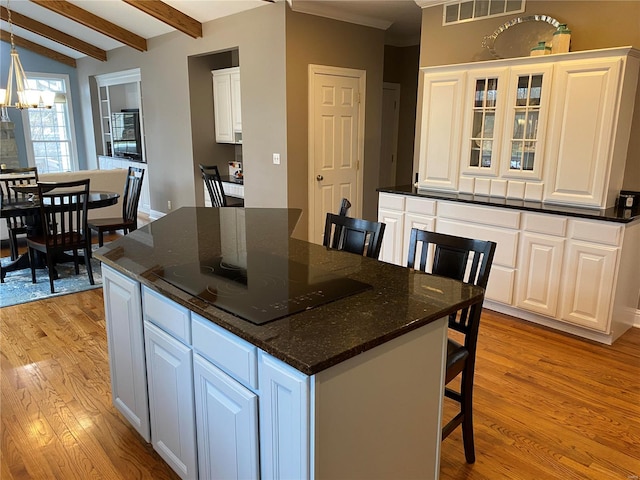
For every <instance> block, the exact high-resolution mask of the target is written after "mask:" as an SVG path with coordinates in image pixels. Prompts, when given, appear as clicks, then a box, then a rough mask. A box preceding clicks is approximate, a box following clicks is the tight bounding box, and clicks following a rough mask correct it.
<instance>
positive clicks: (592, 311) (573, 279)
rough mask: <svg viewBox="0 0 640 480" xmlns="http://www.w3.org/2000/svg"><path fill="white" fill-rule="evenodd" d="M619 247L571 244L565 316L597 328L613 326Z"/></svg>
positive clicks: (568, 258) (566, 273)
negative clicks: (614, 287)
mask: <svg viewBox="0 0 640 480" xmlns="http://www.w3.org/2000/svg"><path fill="white" fill-rule="evenodd" d="M617 255H618V249H617V248H615V247H611V246H606V245H593V244H589V243H586V242H582V241H572V242H571V243H570V244H569V248H568V251H567V258H566V261H565V278H567V280H568V281H567V283H566V286H565V290H564V292H563V295H562V307H561V312H560V315H561V318H562V319H563V320H565V321H567V322H571V323H575V324H577V325H581V326H583V327H588V328H592V329H594V330H600V331H606V330H607V329H608V327H609V318H610V311H611V301H612V298H613V297H612V292H613V285H614V275H615V270H616V260H617Z"/></svg>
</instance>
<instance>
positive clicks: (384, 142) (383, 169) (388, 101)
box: [379, 82, 400, 186]
mask: <svg viewBox="0 0 640 480" xmlns="http://www.w3.org/2000/svg"><path fill="white" fill-rule="evenodd" d="M399 121H400V84H398V83H387V82H385V83H384V84H383V86H382V134H381V136H380V181H379V184H380V186H392V185H395V184H396V167H397V165H398V123H399Z"/></svg>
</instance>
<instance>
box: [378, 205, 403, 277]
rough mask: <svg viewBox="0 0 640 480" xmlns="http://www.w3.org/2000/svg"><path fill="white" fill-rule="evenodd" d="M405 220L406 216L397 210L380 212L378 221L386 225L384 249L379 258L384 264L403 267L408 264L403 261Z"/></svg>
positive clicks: (383, 238)
mask: <svg viewBox="0 0 640 480" xmlns="http://www.w3.org/2000/svg"><path fill="white" fill-rule="evenodd" d="M403 218H404V214H403V213H402V212H398V211H396V210H386V209H382V208H381V209H379V210H378V221H379V222H383V223H385V224H386V227H384V235H383V237H382V248H381V249H380V256H379V257H378V258H379V259H380V260H382V261H383V262H387V263H394V264H396V265H402V264H403V263H405V262H406V258H405V259H404V260H403V258H402V252H403V241H404V239H403V235H404V228H403Z"/></svg>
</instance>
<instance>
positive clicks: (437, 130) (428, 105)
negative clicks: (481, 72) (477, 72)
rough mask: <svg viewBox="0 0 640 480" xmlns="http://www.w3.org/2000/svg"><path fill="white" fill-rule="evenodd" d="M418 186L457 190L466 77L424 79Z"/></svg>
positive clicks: (443, 75) (442, 75)
mask: <svg viewBox="0 0 640 480" xmlns="http://www.w3.org/2000/svg"><path fill="white" fill-rule="evenodd" d="M423 80H424V82H423V90H422V92H423V101H424V107H423V108H422V127H421V133H420V139H419V141H420V150H419V156H420V168H419V170H418V172H419V175H420V176H419V179H418V181H419V183H420V185H422V186H425V187H429V188H437V189H441V190H457V188H458V158H459V156H460V135H461V131H460V127H459V125H461V124H462V105H463V103H462V100H463V95H464V74H463V73H462V72H445V73H438V74H433V75H425V76H424V78H423Z"/></svg>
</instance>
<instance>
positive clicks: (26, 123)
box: [22, 72, 80, 173]
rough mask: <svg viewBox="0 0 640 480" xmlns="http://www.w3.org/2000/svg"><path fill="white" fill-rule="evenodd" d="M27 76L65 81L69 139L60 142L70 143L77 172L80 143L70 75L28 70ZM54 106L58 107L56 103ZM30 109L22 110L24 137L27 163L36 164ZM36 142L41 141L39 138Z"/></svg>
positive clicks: (73, 164) (72, 163) (72, 164)
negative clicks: (77, 135)
mask: <svg viewBox="0 0 640 480" xmlns="http://www.w3.org/2000/svg"><path fill="white" fill-rule="evenodd" d="M26 75H27V78H28V79H29V80H31V79H45V80H61V81H62V82H63V83H64V88H65V92H64V96H65V102H64V104H65V106H66V107H65V108H66V117H67V129H68V135H69V139H68V140H58V142H60V143H69V154H70V157H71V158H70V162H69V163H70V165H69V166H70V168H71V170H70V171H72V172H76V171H78V170H79V168H80V166H79V159H78V145H77V142H76V129H75V121H74V118H73V102H72V100H71V95H70V86H71V82H70V79H69V75H67V74H64V73H40V72H27V73H26ZM53 108H56V107H55V105H54V107H53ZM29 110H31V109H26V108H25V109H24V110H22V125H23V129H24V139H25V145H26V150H27V163H28V165H29V166H31V167H34V166H36V160H35V151H34V148H33V145H34V140H33V138H32V136H31V122H30V120H29ZM36 142H40V141H39V140H37V141H36ZM63 171H64V170H58V171H56V172H55V173H58V172H63ZM41 173H49V172H41ZM51 173H54V172H51Z"/></svg>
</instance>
